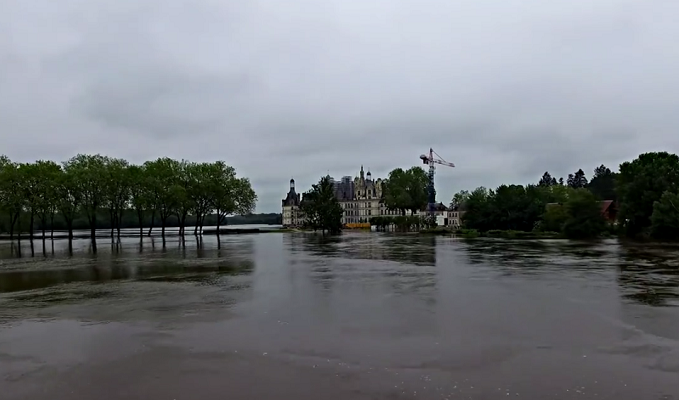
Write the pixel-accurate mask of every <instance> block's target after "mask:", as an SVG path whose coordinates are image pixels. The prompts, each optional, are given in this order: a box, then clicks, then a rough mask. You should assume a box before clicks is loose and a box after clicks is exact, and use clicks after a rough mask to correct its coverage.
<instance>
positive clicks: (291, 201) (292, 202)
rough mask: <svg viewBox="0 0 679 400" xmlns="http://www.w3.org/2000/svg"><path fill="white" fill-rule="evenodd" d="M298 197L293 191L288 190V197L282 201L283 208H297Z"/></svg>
mask: <svg viewBox="0 0 679 400" xmlns="http://www.w3.org/2000/svg"><path fill="white" fill-rule="evenodd" d="M299 202H300V200H299V195H298V194H297V193H295V189H290V191H289V192H288V195H287V197H286V198H285V199H283V207H285V206H299Z"/></svg>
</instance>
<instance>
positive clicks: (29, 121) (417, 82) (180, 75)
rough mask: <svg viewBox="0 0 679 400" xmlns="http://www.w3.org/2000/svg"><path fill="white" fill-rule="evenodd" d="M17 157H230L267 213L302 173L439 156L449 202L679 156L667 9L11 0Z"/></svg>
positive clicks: (8, 109) (4, 20) (2, 52)
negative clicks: (654, 155) (477, 192)
mask: <svg viewBox="0 0 679 400" xmlns="http://www.w3.org/2000/svg"><path fill="white" fill-rule="evenodd" d="M2 8H3V12H2V13H0V120H1V121H3V130H2V131H0V132H2V133H0V135H2V139H3V144H4V145H5V146H4V151H5V152H6V153H7V154H8V155H9V156H10V157H12V158H13V159H17V160H20V161H23V160H34V159H37V158H53V159H56V160H64V159H66V158H68V157H70V156H72V155H74V154H75V153H77V152H101V153H107V154H110V155H112V156H116V157H125V158H128V159H130V160H131V161H133V162H142V161H144V160H146V159H152V158H156V157H159V156H170V157H176V158H188V159H192V160H196V161H202V160H215V159H223V160H225V161H227V162H228V163H230V164H232V165H234V166H235V167H236V168H237V171H238V173H239V174H242V175H245V176H248V177H250V178H251V180H252V182H253V186H254V187H255V189H256V191H257V192H258V194H259V198H260V202H259V204H258V210H259V211H264V212H266V211H277V210H278V208H279V205H280V199H281V198H282V196H283V195H284V193H285V192H286V190H287V185H288V180H289V179H290V177H295V179H296V181H297V187H298V190H300V191H304V190H306V189H307V188H308V187H309V186H310V185H311V184H312V183H313V182H315V181H316V180H317V179H318V178H319V177H320V176H321V175H324V174H326V173H330V174H331V175H333V176H335V177H337V178H338V177H341V176H343V175H347V174H348V175H355V174H356V173H357V172H358V169H359V168H360V166H361V164H363V165H364V166H365V167H366V168H370V169H371V171H372V172H373V174H374V175H375V176H380V177H384V176H386V174H387V173H388V172H389V170H390V169H392V168H395V167H410V166H412V165H419V159H418V157H419V155H420V154H421V153H424V152H426V151H427V149H428V148H429V147H430V146H431V147H434V149H435V150H436V151H437V152H438V153H439V154H441V155H442V156H443V157H445V158H446V159H448V160H449V161H452V162H455V164H456V165H457V167H456V168H454V169H447V168H443V167H442V168H440V169H439V171H438V173H437V177H436V179H437V181H436V183H437V189H438V196H439V200H441V201H447V200H449V198H450V197H451V196H452V194H453V192H455V191H457V190H460V189H473V188H474V187H476V186H480V185H483V186H487V187H494V186H496V185H498V184H500V183H522V184H525V183H529V182H536V181H537V180H538V179H539V178H540V176H541V174H542V173H543V172H544V171H545V170H548V171H550V172H551V173H552V174H553V175H555V176H566V175H567V174H568V173H571V172H573V171H575V170H577V169H578V168H583V169H584V170H585V171H586V172H587V173H588V174H591V171H592V169H593V168H594V167H596V166H597V165H599V164H601V163H604V164H606V165H608V166H610V167H612V168H615V167H616V166H617V164H619V163H620V162H622V161H624V160H627V159H631V158H633V157H634V156H636V155H637V154H638V153H640V152H642V151H651V150H669V151H675V152H676V151H679V136H678V135H676V132H675V131H676V126H677V125H679V115H678V114H677V113H676V109H677V105H678V104H679V78H678V77H677V75H676V70H677V69H678V67H679V53H677V52H676V50H675V49H676V46H675V45H674V38H675V37H677V36H679V27H678V26H677V25H676V23H675V21H676V18H677V17H679V10H678V9H677V6H676V3H675V2H673V1H669V0H659V1H654V2H646V3H644V2H638V1H632V0H558V1H551V2H545V1H540V0H507V1H503V2H498V1H494V0H477V1H473V2H472V1H468V2H454V1H445V0H432V1H429V2H427V3H426V4H424V3H422V2H417V1H411V0H406V1H399V2H394V1H393V0H375V1H371V2H359V1H346V0H344V1H342V0H327V1H323V2H318V1H313V0H292V1H288V2H286V3H285V4H282V3H281V4H278V3H275V2H261V1H217V0H194V1H184V0H181V1H180V0H170V1H163V2H161V1H159V0H138V1H136V2H120V1H115V0H91V1H87V2H82V1H78V0H63V1H60V2H58V4H57V3H55V2H49V1H43V2H41V5H40V7H37V6H36V5H35V4H31V5H29V4H25V2H18V1H17V2H4V3H3V6H2Z"/></svg>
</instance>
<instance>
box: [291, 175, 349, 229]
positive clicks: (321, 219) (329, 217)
mask: <svg viewBox="0 0 679 400" xmlns="http://www.w3.org/2000/svg"><path fill="white" fill-rule="evenodd" d="M300 208H301V210H302V213H304V216H305V223H306V225H307V226H308V227H309V228H312V229H313V230H321V231H323V232H324V233H325V232H326V231H327V232H329V233H339V232H340V231H341V230H342V215H344V210H343V209H342V206H341V205H340V204H339V201H338V200H337V197H335V191H334V187H333V184H332V182H331V181H330V177H329V176H324V177H322V178H321V180H320V181H319V182H318V183H317V184H315V185H312V188H311V190H310V191H308V192H306V193H304V196H303V198H302V203H301V204H300Z"/></svg>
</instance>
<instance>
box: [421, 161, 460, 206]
mask: <svg viewBox="0 0 679 400" xmlns="http://www.w3.org/2000/svg"><path fill="white" fill-rule="evenodd" d="M420 160H422V163H423V164H429V187H428V189H429V199H428V203H429V206H428V207H427V208H428V211H429V215H430V216H431V217H434V215H435V211H436V189H434V172H435V171H436V164H440V165H445V166H446V167H455V164H453V163H451V162H448V161H446V160H444V159H443V157H441V156H440V155H438V154H437V153H436V152H435V151H434V149H432V148H429V155H426V154H422V155H421V156H420Z"/></svg>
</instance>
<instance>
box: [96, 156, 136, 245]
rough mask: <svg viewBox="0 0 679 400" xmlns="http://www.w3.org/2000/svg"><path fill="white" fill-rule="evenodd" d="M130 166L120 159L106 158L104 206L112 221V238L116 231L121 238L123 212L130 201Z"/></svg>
mask: <svg viewBox="0 0 679 400" xmlns="http://www.w3.org/2000/svg"><path fill="white" fill-rule="evenodd" d="M128 168H129V164H128V162H127V161H125V160H122V159H119V158H105V164H104V169H105V171H106V173H105V175H104V176H103V177H102V179H104V199H103V205H104V206H105V207H106V208H108V211H109V220H110V221H111V237H113V232H114V229H116V230H117V232H118V237H120V224H121V221H122V219H123V212H124V211H125V209H127V208H128V207H127V206H128V203H129V201H130V185H131V179H130V177H129V171H128Z"/></svg>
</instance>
